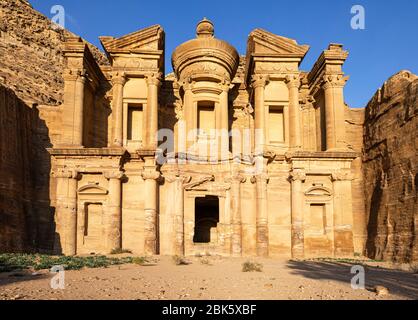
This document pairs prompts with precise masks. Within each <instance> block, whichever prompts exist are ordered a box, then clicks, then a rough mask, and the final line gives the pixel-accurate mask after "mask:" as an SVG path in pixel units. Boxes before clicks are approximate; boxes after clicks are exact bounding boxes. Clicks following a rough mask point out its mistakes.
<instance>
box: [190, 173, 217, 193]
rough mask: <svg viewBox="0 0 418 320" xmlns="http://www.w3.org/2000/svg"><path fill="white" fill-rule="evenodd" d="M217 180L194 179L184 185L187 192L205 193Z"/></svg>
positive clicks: (209, 177)
mask: <svg viewBox="0 0 418 320" xmlns="http://www.w3.org/2000/svg"><path fill="white" fill-rule="evenodd" d="M214 180H215V177H214V176H203V177H197V178H194V179H192V181H191V182H189V183H187V184H185V185H184V188H185V189H186V190H195V191H203V190H208V189H209V188H210V186H211V183H210V182H212V181H214Z"/></svg>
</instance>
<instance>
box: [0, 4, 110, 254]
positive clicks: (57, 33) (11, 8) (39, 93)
mask: <svg viewBox="0 0 418 320" xmlns="http://www.w3.org/2000/svg"><path fill="white" fill-rule="evenodd" d="M72 35H73V34H72V33H70V32H69V31H67V30H62V29H53V28H51V22H50V20H49V19H48V18H47V17H45V16H43V15H42V14H41V13H39V12H38V11H36V10H34V9H33V8H32V7H31V5H30V4H29V3H28V2H27V1H25V0H0V57H1V58H0V251H1V252H5V251H31V250H32V249H33V248H36V249H37V250H40V251H50V250H51V248H52V244H53V242H54V228H55V223H54V212H53V208H51V207H50V200H49V189H50V185H49V183H50V182H49V180H50V179H49V176H50V170H51V166H50V156H49V153H48V151H47V150H46V148H50V147H51V146H52V143H51V140H52V139H53V137H54V132H51V131H50V130H49V129H48V126H47V125H46V123H45V121H44V120H42V113H43V112H51V113H57V112H59V110H58V107H57V106H58V105H59V104H61V103H62V99H63V89H64V81H63V77H62V70H63V68H64V57H63V53H62V50H63V41H64V39H65V37H67V36H72ZM88 45H89V47H90V50H91V51H92V53H93V55H94V57H95V59H96V60H97V62H98V63H99V64H102V65H105V64H108V61H107V59H106V57H105V55H104V54H103V53H102V52H100V51H99V50H98V49H97V48H95V47H94V46H92V45H91V44H88ZM35 105H39V108H37V107H34V106H35ZM49 118H50V119H52V120H51V121H54V118H53V117H51V116H50V117H49ZM49 127H54V126H49Z"/></svg>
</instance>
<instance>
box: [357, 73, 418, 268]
mask: <svg viewBox="0 0 418 320" xmlns="http://www.w3.org/2000/svg"><path fill="white" fill-rule="evenodd" d="M417 115H418V77H417V76H416V75H414V74H412V73H411V72H408V71H401V72H400V73H398V74H396V75H395V76H393V77H391V78H390V79H389V80H388V81H387V82H386V83H385V84H384V85H383V87H382V88H381V89H379V91H378V92H377V93H376V94H375V96H374V97H373V98H372V100H371V101H370V102H369V104H368V106H367V108H366V119H365V126H364V159H363V160H364V161H363V172H364V181H365V195H366V207H367V209H366V210H367V212H368V214H369V219H368V226H367V229H368V230H367V231H368V239H367V254H368V256H370V257H373V258H377V259H385V260H394V261H398V262H409V261H416V260H418V241H417V239H418V238H417V234H418V204H417V190H418V157H417V155H418V152H417V150H418V135H417V132H418V131H417V129H418V117H417Z"/></svg>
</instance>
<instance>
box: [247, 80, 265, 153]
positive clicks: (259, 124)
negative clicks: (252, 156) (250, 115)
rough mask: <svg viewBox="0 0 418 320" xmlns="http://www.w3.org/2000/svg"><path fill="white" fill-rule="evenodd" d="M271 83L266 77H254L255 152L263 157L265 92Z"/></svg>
mask: <svg viewBox="0 0 418 320" xmlns="http://www.w3.org/2000/svg"><path fill="white" fill-rule="evenodd" d="M268 81H269V77H268V76H266V75H261V74H256V75H254V76H253V77H252V83H251V85H252V87H253V89H254V105H255V106H254V109H255V121H254V128H255V152H256V155H261V154H262V153H263V150H264V145H265V139H266V107H265V105H264V90H265V87H266V85H267V83H268Z"/></svg>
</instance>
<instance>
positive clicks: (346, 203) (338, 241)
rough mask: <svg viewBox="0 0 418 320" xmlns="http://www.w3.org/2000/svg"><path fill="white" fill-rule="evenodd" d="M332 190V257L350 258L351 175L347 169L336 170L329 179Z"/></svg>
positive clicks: (351, 220) (351, 249)
mask: <svg viewBox="0 0 418 320" xmlns="http://www.w3.org/2000/svg"><path fill="white" fill-rule="evenodd" d="M331 180H332V184H333V189H334V255H335V256H337V257H338V256H340V257H341V256H352V255H353V253H354V240H353V209H352V201H353V199H352V191H351V190H352V189H351V182H352V180H353V175H352V173H351V171H350V170H349V169H347V170H338V171H335V172H334V173H333V174H332V177H331Z"/></svg>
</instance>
